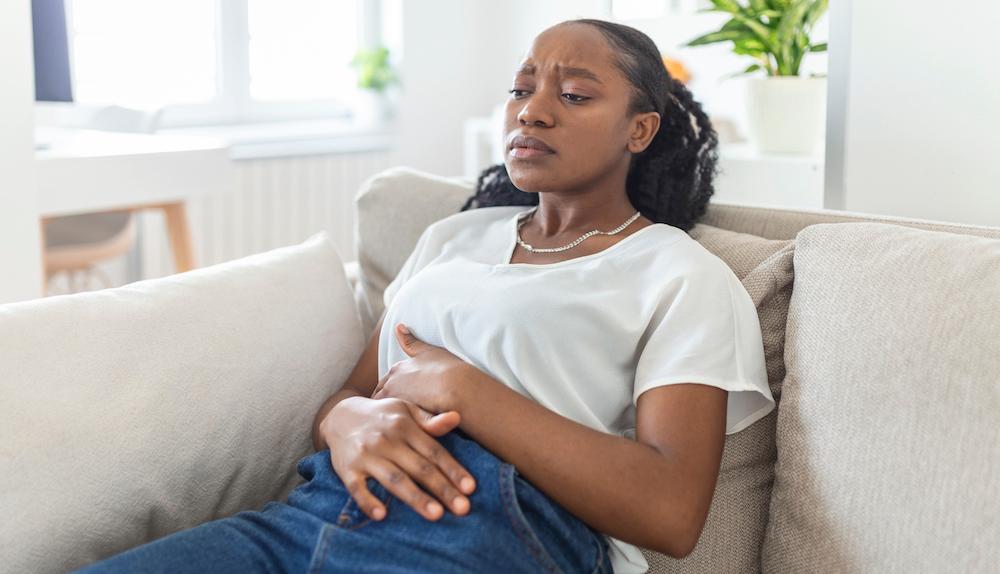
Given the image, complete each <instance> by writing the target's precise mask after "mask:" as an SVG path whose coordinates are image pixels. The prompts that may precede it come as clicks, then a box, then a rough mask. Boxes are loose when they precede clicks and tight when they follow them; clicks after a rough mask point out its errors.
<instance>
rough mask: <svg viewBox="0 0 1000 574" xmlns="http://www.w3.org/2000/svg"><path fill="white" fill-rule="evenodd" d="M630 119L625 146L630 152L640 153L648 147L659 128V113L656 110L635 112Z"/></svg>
mask: <svg viewBox="0 0 1000 574" xmlns="http://www.w3.org/2000/svg"><path fill="white" fill-rule="evenodd" d="M631 121H632V123H631V126H630V130H629V137H628V143H627V144H626V147H627V148H628V151H630V152H632V153H640V152H642V151H643V150H645V149H646V148H647V147H649V144H650V143H651V142H652V141H653V138H654V137H655V136H656V133H657V132H658V131H659V130H660V114H659V113H657V112H645V113H641V114H636V115H635V117H633V118H632V120H631Z"/></svg>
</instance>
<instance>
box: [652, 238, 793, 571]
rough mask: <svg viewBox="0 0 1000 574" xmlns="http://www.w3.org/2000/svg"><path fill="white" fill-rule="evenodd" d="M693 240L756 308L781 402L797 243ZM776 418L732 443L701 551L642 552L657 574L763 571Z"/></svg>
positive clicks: (734, 437) (770, 377)
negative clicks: (726, 268)
mask: <svg viewBox="0 0 1000 574" xmlns="http://www.w3.org/2000/svg"><path fill="white" fill-rule="evenodd" d="M690 235H691V237H693V238H694V239H696V240H697V241H698V242H699V243H701V244H702V245H703V246H704V247H705V248H706V249H708V250H709V251H711V252H712V253H714V254H715V255H716V256H718V257H719V258H720V259H722V260H723V261H725V262H726V263H727V264H728V265H729V267H730V268H732V270H733V272H734V273H735V274H736V276H737V277H739V278H740V280H741V281H742V282H743V286H744V288H746V290H747V292H748V293H749V294H750V298H751V299H752V300H753V302H754V304H755V305H756V306H757V316H758V319H759V320H760V325H761V332H762V333H761V334H762V336H763V339H764V355H765V359H766V363H767V375H768V381H769V382H770V386H771V393H772V395H773V396H774V398H775V401H779V397H780V394H781V381H782V379H783V378H784V376H785V366H784V361H783V358H782V355H783V348H784V338H785V318H786V313H787V311H788V300H789V298H790V297H791V293H792V279H793V273H792V256H793V255H794V249H795V244H794V242H793V241H792V240H771V239H764V238H762V237H758V236H756V235H750V234H746V233H736V232H733V231H728V230H726V229H721V228H718V227H713V226H711V225H706V224H703V223H699V224H697V225H695V226H694V227H693V228H692V229H691V231H690ZM776 418H777V410H774V411H771V413H770V414H769V415H767V416H766V417H764V418H762V419H761V420H759V421H757V422H756V423H754V424H753V425H751V426H750V427H748V428H746V429H744V430H742V431H740V432H738V433H736V434H733V435H729V436H727V437H726V442H725V446H724V450H723V454H722V464H721V468H720V470H719V479H718V481H717V483H716V486H715V496H714V498H713V499H712V506H711V508H710V510H709V514H708V519H707V520H706V523H705V528H704V530H702V533H701V537H700V538H699V539H698V545H697V546H695V549H694V551H693V552H692V553H691V554H689V555H688V556H687V557H685V558H683V559H679V560H678V559H676V558H672V557H670V556H667V555H664V554H658V553H655V552H653V551H649V550H643V554H644V555H645V556H646V560H647V561H648V562H649V564H650V572H651V573H655V574H658V573H667V572H670V573H674V572H697V573H706V574H707V573H729V572H731V573H733V574H737V573H738V574H744V573H750V572H758V571H759V570H760V547H761V544H762V542H763V539H764V528H765V526H766V524H767V513H768V505H769V503H770V499H771V482H772V480H773V477H774V458H775V448H774V425H775V420H776Z"/></svg>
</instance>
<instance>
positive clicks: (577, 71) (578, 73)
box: [515, 64, 604, 84]
mask: <svg viewBox="0 0 1000 574" xmlns="http://www.w3.org/2000/svg"><path fill="white" fill-rule="evenodd" d="M556 73H557V74H562V75H563V76H575V77H578V78H584V79H587V80H593V81H595V82H597V83H598V84H603V83H604V82H602V81H601V79H600V78H598V77H597V74H595V73H594V72H591V71H590V70H588V69H587V68H575V67H572V66H562V65H560V64H556ZM534 74H535V65H534V64H525V65H523V66H521V67H520V68H519V69H518V70H517V73H516V74H515V75H517V76H521V75H525V76H533V75H534Z"/></svg>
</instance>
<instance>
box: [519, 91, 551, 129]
mask: <svg viewBox="0 0 1000 574" xmlns="http://www.w3.org/2000/svg"><path fill="white" fill-rule="evenodd" d="M517 121H518V123H519V124H521V125H524V126H527V125H534V126H540V127H550V126H552V114H550V113H548V112H546V111H545V110H543V109H542V105H541V102H539V101H538V100H537V99H531V98H529V99H528V100H526V101H525V102H524V105H522V106H521V111H520V112H518V113H517Z"/></svg>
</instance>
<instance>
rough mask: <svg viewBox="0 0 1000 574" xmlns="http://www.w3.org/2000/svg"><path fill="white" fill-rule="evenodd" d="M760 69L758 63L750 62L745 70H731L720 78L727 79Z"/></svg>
mask: <svg viewBox="0 0 1000 574" xmlns="http://www.w3.org/2000/svg"><path fill="white" fill-rule="evenodd" d="M760 69H761V67H760V64H751V65H750V66H747V69H745V70H743V71H741V72H733V73H731V74H726V75H725V76H722V77H721V78H720V80H728V79H729V78H734V77H736V76H742V75H743V74H749V73H750V72H756V71H757V70H760Z"/></svg>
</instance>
